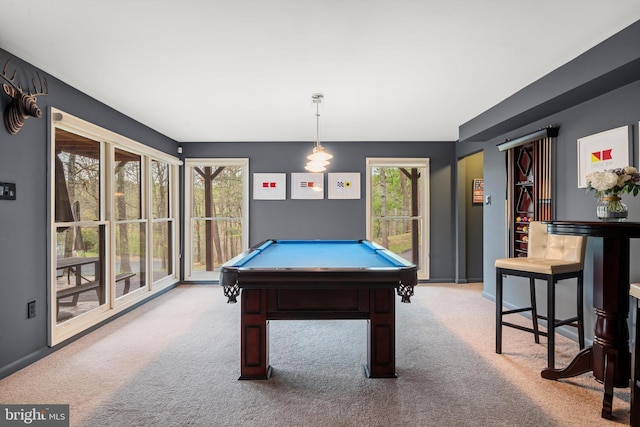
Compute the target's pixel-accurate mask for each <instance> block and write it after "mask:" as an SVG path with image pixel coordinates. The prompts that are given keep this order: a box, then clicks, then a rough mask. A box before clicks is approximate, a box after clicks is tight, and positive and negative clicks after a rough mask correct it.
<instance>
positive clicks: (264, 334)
mask: <svg viewBox="0 0 640 427" xmlns="http://www.w3.org/2000/svg"><path fill="white" fill-rule="evenodd" d="M240 304H241V307H242V313H241V319H240V353H241V354H240V378H239V379H241V380H266V379H268V378H269V377H270V376H271V366H269V321H268V320H267V291H266V290H265V289H243V290H242V295H241V298H240Z"/></svg>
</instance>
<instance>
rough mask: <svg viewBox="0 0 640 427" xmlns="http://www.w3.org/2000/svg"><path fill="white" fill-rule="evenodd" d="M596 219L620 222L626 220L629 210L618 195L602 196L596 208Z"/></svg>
mask: <svg viewBox="0 0 640 427" xmlns="http://www.w3.org/2000/svg"><path fill="white" fill-rule="evenodd" d="M596 213H597V215H598V219H599V220H601V221H611V222H620V221H626V219H627V216H628V215H629V211H628V209H627V205H625V204H624V203H622V201H621V200H620V197H619V196H616V195H611V196H603V197H602V198H601V199H600V202H599V203H598V207H597V208H596Z"/></svg>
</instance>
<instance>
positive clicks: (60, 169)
mask: <svg viewBox="0 0 640 427" xmlns="http://www.w3.org/2000/svg"><path fill="white" fill-rule="evenodd" d="M55 138H56V141H55V150H56V157H55V159H54V160H55V195H54V199H55V221H56V222H74V221H98V220H100V143H99V142H97V141H94V140H92V139H88V138H84V137H81V136H79V135H76V134H73V133H70V132H67V131H64V130H62V129H56V134H55Z"/></svg>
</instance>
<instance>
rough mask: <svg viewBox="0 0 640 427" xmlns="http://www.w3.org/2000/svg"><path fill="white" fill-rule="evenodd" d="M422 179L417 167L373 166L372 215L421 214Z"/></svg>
mask: <svg viewBox="0 0 640 427" xmlns="http://www.w3.org/2000/svg"><path fill="white" fill-rule="evenodd" d="M420 181H421V180H420V175H419V173H418V169H416V168H397V167H374V168H372V185H371V191H372V201H373V205H372V215H373V216H377V217H390V216H391V217H398V216H405V217H407V216H417V215H420V212H419V206H420V194H421V192H420ZM414 183H415V184H414ZM414 187H415V188H414Z"/></svg>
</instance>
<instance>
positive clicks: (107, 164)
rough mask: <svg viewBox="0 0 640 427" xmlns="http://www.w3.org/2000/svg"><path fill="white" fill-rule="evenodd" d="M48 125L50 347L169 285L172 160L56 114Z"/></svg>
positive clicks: (171, 266)
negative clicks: (50, 234)
mask: <svg viewBox="0 0 640 427" xmlns="http://www.w3.org/2000/svg"><path fill="white" fill-rule="evenodd" d="M51 116H52V118H53V125H52V134H51V141H52V150H51V152H52V156H51V157H52V159H51V162H52V167H51V170H52V175H51V178H50V179H51V195H52V197H51V218H52V227H51V229H52V238H51V242H52V247H51V254H52V256H51V276H50V277H51V280H50V283H51V286H50V289H51V291H50V295H51V296H50V301H51V307H52V308H53V309H52V310H51V312H52V313H51V322H50V325H51V327H50V333H49V343H50V345H55V344H57V343H59V342H62V341H63V340H65V339H67V338H69V337H71V336H73V335H75V334H77V333H78V332H81V331H83V330H85V329H87V328H89V327H91V326H93V325H95V324H97V323H98V322H100V321H102V320H104V319H106V318H108V317H110V316H113V315H114V314H115V313H117V312H119V311H121V310H123V309H124V308H126V307H128V306H130V305H132V304H134V303H136V302H137V301H139V300H140V299H141V298H143V297H145V296H146V295H147V294H148V293H149V292H156V291H159V290H161V289H162V288H164V287H166V286H168V285H170V284H173V283H175V282H177V280H178V272H177V271H176V268H175V266H176V265H177V263H176V251H175V250H174V248H173V242H175V241H177V236H176V227H175V226H174V223H175V221H176V219H177V207H178V203H177V195H178V192H177V182H176V180H177V179H176V178H177V172H178V166H179V164H180V161H179V160H178V159H176V158H174V157H172V156H169V155H167V154H164V153H161V152H158V151H156V150H153V149H151V148H149V147H146V146H144V145H142V144H139V143H137V142H135V141H131V140H128V139H126V138H124V137H122V136H120V135H117V134H114V133H112V132H109V131H107V130H105V129H102V128H99V127H97V126H95V125H92V124H90V123H87V122H84V121H82V120H80V119H77V118H75V117H73V116H70V115H68V114H66V113H64V114H63V113H61V112H59V111H58V110H56V109H52V115H51ZM147 272H151V273H152V274H150V275H149V274H147Z"/></svg>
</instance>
